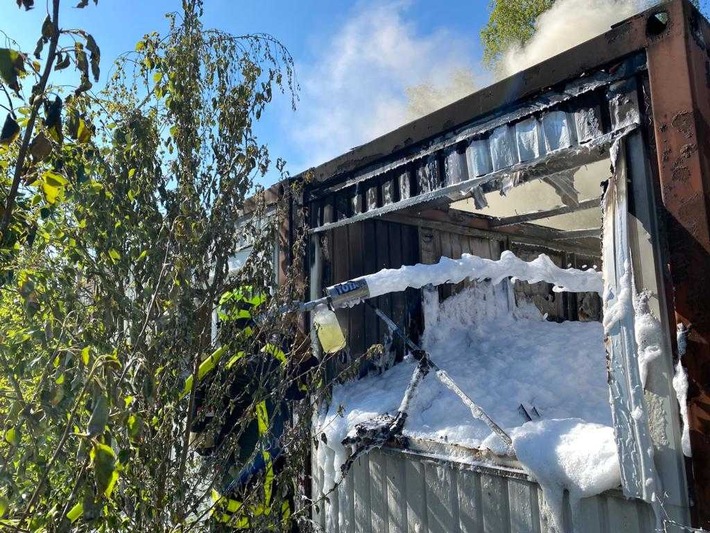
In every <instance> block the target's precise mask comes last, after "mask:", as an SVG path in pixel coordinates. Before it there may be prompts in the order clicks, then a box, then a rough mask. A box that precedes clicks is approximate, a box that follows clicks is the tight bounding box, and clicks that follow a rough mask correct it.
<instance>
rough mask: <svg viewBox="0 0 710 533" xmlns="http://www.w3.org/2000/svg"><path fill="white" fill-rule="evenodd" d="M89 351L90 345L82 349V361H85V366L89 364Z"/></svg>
mask: <svg viewBox="0 0 710 533" xmlns="http://www.w3.org/2000/svg"><path fill="white" fill-rule="evenodd" d="M89 352H90V348H89V347H88V346H86V347H85V348H84V349H83V350H81V362H82V363H84V366H89Z"/></svg>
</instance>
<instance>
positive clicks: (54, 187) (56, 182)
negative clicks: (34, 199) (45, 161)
mask: <svg viewBox="0 0 710 533" xmlns="http://www.w3.org/2000/svg"><path fill="white" fill-rule="evenodd" d="M67 183H69V182H68V181H67V179H66V178H65V177H64V176H62V175H61V174H59V173H58V172H54V171H52V170H47V171H46V172H44V173H43V174H42V179H41V180H40V185H41V187H42V192H43V193H44V197H45V199H46V200H47V203H49V204H54V203H56V201H57V199H58V198H59V196H60V195H61V193H62V191H63V190H64V186H65V185H66V184H67Z"/></svg>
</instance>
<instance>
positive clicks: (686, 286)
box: [274, 0, 710, 532]
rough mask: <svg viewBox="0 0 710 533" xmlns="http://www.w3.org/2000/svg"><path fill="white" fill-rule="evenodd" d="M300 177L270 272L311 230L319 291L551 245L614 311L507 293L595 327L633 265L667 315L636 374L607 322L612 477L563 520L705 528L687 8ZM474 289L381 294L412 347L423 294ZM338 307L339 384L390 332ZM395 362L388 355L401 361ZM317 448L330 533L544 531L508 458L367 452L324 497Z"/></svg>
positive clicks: (705, 240) (701, 28)
mask: <svg viewBox="0 0 710 533" xmlns="http://www.w3.org/2000/svg"><path fill="white" fill-rule="evenodd" d="M571 31H573V28H571ZM294 183H296V184H299V186H298V187H297V188H295V190H297V191H298V194H297V195H296V196H295V197H293V196H290V197H289V202H290V207H289V222H288V223H287V224H285V225H284V227H283V231H282V233H281V236H280V237H281V239H280V242H281V251H280V255H279V261H280V263H279V264H280V265H281V268H280V270H281V275H282V276H283V275H284V266H283V265H285V264H288V263H290V262H291V254H292V253H293V250H292V248H291V247H292V245H293V243H294V242H295V240H296V234H297V232H298V230H299V229H300V228H301V227H303V226H304V225H305V226H306V227H307V228H308V246H307V250H306V257H305V259H306V262H305V265H306V269H307V272H306V276H307V278H308V279H307V280H306V281H307V282H308V285H309V287H310V299H316V298H318V297H321V296H322V295H323V291H324V289H325V288H326V287H328V286H331V285H334V284H337V283H340V282H343V281H346V280H350V279H353V278H356V277H358V276H363V275H366V274H372V273H374V272H377V271H379V270H381V269H382V268H398V267H400V266H402V265H413V264H416V263H425V264H426V263H436V262H437V261H439V259H440V258H441V257H451V258H458V257H461V255H462V254H465V253H470V254H473V255H476V256H479V257H484V258H491V259H498V258H499V257H500V256H501V254H502V253H503V252H505V251H512V252H514V253H515V254H516V255H517V256H518V257H520V258H523V259H532V258H533V257H536V256H537V255H538V254H540V253H544V254H546V255H548V256H549V257H550V258H551V259H552V260H553V261H554V262H555V263H556V264H557V265H559V266H561V267H565V266H574V267H577V268H581V267H586V266H587V265H590V266H591V265H593V264H594V265H599V268H600V269H601V270H602V272H603V274H604V280H605V292H604V297H603V298H602V300H608V301H601V300H599V298H597V297H594V298H592V297H587V296H584V295H579V294H564V295H559V294H553V293H552V292H551V291H550V286H549V285H548V284H545V283H538V284H523V283H520V282H515V283H511V284H510V285H509V287H510V289H509V290H510V295H511V296H510V297H511V298H512V299H514V300H515V301H523V300H524V301H526V302H530V303H532V304H534V305H535V306H536V307H537V308H538V309H539V310H540V311H541V312H543V313H545V315H546V316H547V317H548V320H555V321H558V322H563V321H595V320H596V321H601V320H603V315H604V310H605V309H610V308H611V306H612V305H613V304H614V303H615V301H616V300H617V299H619V298H621V296H620V293H621V292H622V291H621V289H622V283H623V279H622V278H623V276H624V273H625V269H630V271H631V273H632V277H633V286H634V287H635V290H636V292H638V293H641V291H642V290H643V291H645V294H646V296H645V297H644V298H645V299H644V301H645V302H646V304H647V305H648V308H649V309H650V312H651V313H652V315H653V316H654V317H656V318H657V319H658V320H659V321H660V324H661V330H662V339H661V341H660V348H659V349H660V352H661V355H660V357H658V358H656V359H655V360H654V361H653V362H652V363H651V364H650V365H649V367H648V377H647V378H646V379H645V383H644V382H642V380H641V378H640V376H639V370H638V366H637V365H638V363H637V359H638V346H637V345H636V344H635V341H634V340H633V339H634V324H633V318H632V319H631V320H630V323H624V321H623V320H622V321H621V323H619V324H616V325H615V326H613V327H607V328H606V330H605V331H606V333H605V337H606V338H605V339H604V342H605V345H606V361H605V362H604V363H603V364H606V366H607V369H608V380H609V392H610V394H609V397H610V398H611V402H610V403H611V405H612V407H611V410H612V419H613V426H614V432H615V439H616V443H617V451H618V455H619V463H620V468H621V480H622V483H621V487H620V489H618V490H616V489H615V490H612V491H607V492H605V493H603V494H600V495H597V496H594V497H591V498H585V499H583V500H582V504H581V509H576V510H575V513H576V514H577V517H576V519H575V517H573V516H572V514H573V513H572V510H571V509H570V506H569V501H567V500H566V505H567V508H566V511H565V513H564V526H563V529H570V528H571V527H572V525H573V524H574V526H575V528H576V529H578V530H582V531H653V530H654V528H656V527H658V526H661V527H662V528H663V529H664V530H666V531H685V530H687V529H685V527H687V526H691V525H692V526H694V527H703V528H707V529H710V313H709V310H710V304H709V303H708V302H710V274H709V273H710V218H709V216H708V215H709V209H710V203H709V200H710V195H709V193H710V25H709V24H708V22H707V21H706V20H705V19H704V18H703V17H702V15H701V14H700V13H699V12H698V10H697V9H696V8H695V7H694V6H693V5H692V4H691V3H690V2H688V1H687V0H672V1H670V2H667V3H664V4H661V5H659V6H657V7H654V8H653V9H651V10H649V11H646V12H644V13H641V14H639V15H637V16H635V17H632V18H630V19H628V20H626V21H624V22H621V23H619V24H617V25H616V26H614V27H613V28H611V29H610V30H609V31H608V32H606V33H604V34H603V35H600V36H598V37H596V38H594V39H593V40H591V41H589V42H586V43H584V44H582V45H580V46H577V47H576V48H573V49H571V50H569V51H567V52H564V53H562V54H560V55H558V56H556V57H553V58H551V59H549V60H547V61H545V62H543V63H541V64H539V65H536V66H534V67H531V68H529V69H528V70H525V71H523V72H520V73H518V74H516V75H514V76H512V77H510V78H507V79H505V80H503V81H500V82H498V83H496V84H494V85H492V86H490V87H487V88H485V89H483V90H481V91H479V92H477V93H474V94H472V95H470V96H468V97H466V98H463V99H461V100H459V101H457V102H455V103H453V104H451V105H449V106H447V107H445V108H443V109H441V110H439V111H436V112H434V113H432V114H430V115H427V116H425V117H422V118H421V119H418V120H416V121H414V122H412V123H409V124H407V125H405V126H402V127H400V128H398V129H397V130H395V131H392V132H391V133H388V134H386V135H384V136H382V137H380V138H378V139H375V140H373V141H372V142H369V143H367V144H364V145H362V146H360V147H357V148H355V149H354V150H352V151H350V152H348V153H346V154H344V155H342V156H340V157H337V158H336V159H334V160H332V161H330V162H328V163H325V164H323V165H321V166H319V167H317V168H315V169H312V170H311V171H309V172H308V173H304V174H302V175H299V176H296V177H294V178H293V179H292V180H291V185H293V184H294ZM283 185H287V184H283ZM600 186H601V187H600ZM280 187H282V186H279V187H276V188H275V189H274V191H277V192H278V189H279V188H280ZM282 190H283V189H282ZM465 285H466V283H461V284H458V285H442V286H440V287H439V288H438V289H431V288H425V289H421V290H419V289H417V290H415V289H408V290H406V291H403V292H399V293H392V294H387V295H382V296H379V297H378V298H375V299H373V300H374V302H373V303H374V304H375V305H376V307H378V308H380V309H382V310H384V311H385V312H386V313H387V314H388V315H389V316H391V317H392V318H393V320H394V321H395V322H396V323H397V324H398V325H400V326H401V327H402V328H403V329H404V330H405V331H406V333H407V334H408V335H409V337H410V338H412V339H414V340H415V341H418V340H419V337H420V335H421V334H422V332H423V331H424V329H425V326H426V321H427V311H426V309H424V307H426V305H428V304H427V303H426V300H427V299H428V301H429V302H431V299H432V298H434V300H435V301H436V302H438V303H443V302H445V301H446V300H447V299H448V298H450V297H451V296H452V295H455V294H457V293H458V292H460V291H461V290H463V289H464V288H465ZM337 313H338V319H339V321H340V324H341V325H342V326H343V329H344V330H345V331H346V337H347V341H348V347H347V349H346V352H345V353H344V354H340V355H339V356H338V357H336V358H333V359H332V360H331V361H330V362H329V363H328V364H329V365H330V371H331V374H332V375H337V373H338V371H339V369H340V368H342V367H344V366H346V365H348V364H350V363H351V362H352V361H354V360H356V358H357V357H358V356H360V355H362V354H363V353H364V352H365V351H366V350H367V349H368V347H369V346H371V345H372V344H376V343H383V342H384V340H385V335H386V328H385V327H384V325H383V324H382V323H381V322H380V321H379V320H378V319H377V317H376V316H375V314H374V311H373V310H372V309H371V308H370V307H367V306H365V305H358V306H354V307H352V308H348V309H341V310H338V312H337ZM572 342H573V340H572ZM392 349H393V350H395V351H397V350H399V352H398V353H397V354H395V356H396V357H397V358H398V359H401V358H402V355H403V353H401V352H402V348H401V347H395V348H392ZM679 360H680V362H681V364H682V366H683V367H684V368H685V369H686V371H687V375H688V381H689V390H688V395H687V413H688V415H687V421H688V422H687V424H688V425H689V429H690V452H691V453H690V457H686V455H684V453H683V450H682V445H681V440H682V434H683V427H684V422H683V418H682V416H681V414H680V409H679V407H680V406H679V405H678V400H677V396H676V393H675V391H674V389H673V386H672V379H673V376H674V373H675V367H676V364H677V362H678V361H679ZM451 374H452V376H453V377H454V378H456V374H455V372H451ZM683 407H685V406H683ZM638 413H642V414H643V416H638ZM315 440H316V441H317V440H318V439H315ZM686 451H687V450H686ZM321 452H322V451H321ZM319 457H320V458H322V457H324V455H323V453H319V452H318V451H317V450H315V449H314V453H313V468H312V472H311V476H312V491H311V494H310V496H311V497H312V498H313V500H315V501H317V502H318V503H317V505H316V506H315V507H314V509H315V511H314V513H313V517H314V520H315V523H316V524H317V525H318V526H319V527H321V528H323V529H324V530H327V531H348V532H349V531H391V532H393V531H426V530H429V531H546V530H548V529H549V528H550V527H551V526H550V524H549V522H547V521H546V520H545V519H544V517H543V514H544V512H543V511H542V508H541V505H542V499H543V497H544V496H543V494H542V492H541V490H540V487H539V485H538V484H537V483H535V482H534V480H533V479H532V478H531V477H530V476H529V475H528V474H527V473H526V471H525V470H524V469H523V468H522V467H521V465H520V463H518V462H517V460H516V459H515V458H514V457H513V458H511V457H500V456H498V457H497V456H495V454H493V453H492V452H490V451H486V450H481V449H476V448H467V447H466V446H459V445H456V444H453V443H446V442H441V441H433V440H431V439H426V438H421V439H418V438H410V439H406V440H405V442H404V444H403V441H402V440H401V439H400V440H398V441H397V442H390V443H387V444H385V445H384V446H383V447H382V448H380V449H373V450H371V451H370V452H369V453H368V454H363V455H362V456H361V457H360V458H359V459H358V460H357V461H356V462H355V464H354V465H353V468H352V469H351V471H350V472H349V473H348V475H347V476H346V477H345V479H344V480H343V482H342V483H340V485H339V486H338V487H337V488H336V489H335V490H334V491H333V492H332V493H330V494H328V495H327V499H323V496H324V493H325V492H326V491H325V489H324V483H325V478H326V477H327V474H326V472H325V470H326V468H325V465H324V464H322V462H320V460H319ZM649 480H653V482H650V481H649ZM654 487H655V488H654ZM659 499H660V500H662V501H660V503H659V501H658V500H659ZM580 517H581V518H580Z"/></svg>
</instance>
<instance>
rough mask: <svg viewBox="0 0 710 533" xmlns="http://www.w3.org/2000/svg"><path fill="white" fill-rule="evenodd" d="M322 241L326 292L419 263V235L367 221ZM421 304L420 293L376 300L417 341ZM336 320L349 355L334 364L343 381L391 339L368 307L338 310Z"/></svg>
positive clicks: (343, 228)
mask: <svg viewBox="0 0 710 533" xmlns="http://www.w3.org/2000/svg"><path fill="white" fill-rule="evenodd" d="M322 239H323V241H322V242H323V247H322V253H323V263H324V264H323V283H322V285H323V288H325V287H327V286H330V285H334V284H336V283H340V282H343V281H347V280H349V279H353V278H356V277H358V276H363V275H365V274H372V273H374V272H378V271H379V270H382V269H383V268H399V267H400V266H402V265H414V264H416V263H418V262H419V238H418V234H417V230H416V228H414V227H412V226H406V225H404V224H397V223H394V222H385V221H381V220H366V221H363V222H358V223H354V224H348V225H346V226H341V227H339V228H335V229H333V230H331V231H328V232H326V233H325V234H324V235H323V236H322ZM420 302H421V298H420V295H419V291H418V290H414V289H408V290H407V291H404V292H400V293H392V294H388V295H385V296H380V297H378V298H374V299H372V300H371V303H372V304H373V305H375V306H377V307H378V308H380V309H382V311H384V312H385V313H386V314H387V315H388V316H389V317H390V318H392V320H394V321H395V323H396V324H397V325H398V326H400V327H401V328H403V330H404V331H405V333H407V334H408V335H411V336H412V338H413V339H414V340H415V341H416V340H417V339H418V336H419V334H420V333H421V326H420V320H419V316H420V306H421V303H420ZM336 314H337V316H338V321H339V322H340V325H341V327H342V328H343V329H344V330H345V332H346V340H347V349H346V350H345V353H342V354H341V355H340V359H339V360H338V361H337V362H335V363H334V365H335V366H336V368H333V369H331V371H332V374H331V375H338V374H339V373H340V371H341V370H343V369H344V368H346V367H348V366H349V365H350V364H351V362H352V361H353V360H354V359H355V358H356V357H358V356H360V355H362V354H364V353H365V352H366V351H367V349H368V348H369V347H370V346H372V345H373V344H378V343H382V342H383V341H384V337H385V333H386V326H385V325H384V324H383V323H382V321H381V320H380V319H379V318H377V316H376V315H375V313H374V311H373V310H372V308H371V307H370V306H368V305H365V304H359V305H356V306H355V307H352V308H349V309H339V310H338V311H337V313H336ZM395 349H396V350H397V351H398V354H397V355H398V357H402V356H403V350H402V349H401V346H399V345H395ZM353 370H355V371H359V370H360V368H359V366H358V368H356V369H353Z"/></svg>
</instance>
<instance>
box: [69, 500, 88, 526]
mask: <svg viewBox="0 0 710 533" xmlns="http://www.w3.org/2000/svg"><path fill="white" fill-rule="evenodd" d="M83 514H84V504H83V503H81V502H79V503H77V504H76V505H75V506H74V507H72V508H71V509H69V512H68V513H67V518H68V519H69V521H70V522H71V523H72V524H73V523H74V522H76V521H77V520H79V518H80V517H81V515H83Z"/></svg>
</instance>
